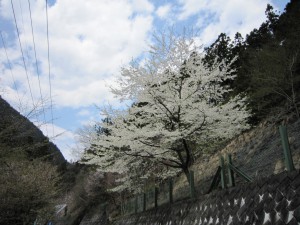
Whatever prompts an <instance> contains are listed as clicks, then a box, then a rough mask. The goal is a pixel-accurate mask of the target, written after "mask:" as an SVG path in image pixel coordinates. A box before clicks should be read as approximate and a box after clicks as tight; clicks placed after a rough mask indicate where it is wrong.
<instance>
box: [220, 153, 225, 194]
mask: <svg viewBox="0 0 300 225" xmlns="http://www.w3.org/2000/svg"><path fill="white" fill-rule="evenodd" d="M220 167H221V184H222V189H225V188H226V180H225V179H226V178H225V164H224V157H223V156H220Z"/></svg>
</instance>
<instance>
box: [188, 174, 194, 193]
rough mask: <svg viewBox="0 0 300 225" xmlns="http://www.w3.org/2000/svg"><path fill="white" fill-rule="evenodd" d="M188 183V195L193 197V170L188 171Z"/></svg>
mask: <svg viewBox="0 0 300 225" xmlns="http://www.w3.org/2000/svg"><path fill="white" fill-rule="evenodd" d="M189 183H190V195H191V198H195V182H194V171H192V170H191V171H190V172H189Z"/></svg>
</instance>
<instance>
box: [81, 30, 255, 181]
mask: <svg viewBox="0 0 300 225" xmlns="http://www.w3.org/2000/svg"><path fill="white" fill-rule="evenodd" d="M202 59H203V55H202V53H201V48H200V47H199V46H198V45H197V44H196V42H195V39H194V38H190V37H187V36H180V37H176V36H175V35H172V34H170V35H166V34H163V35H161V36H156V39H155V43H154V45H152V46H151V51H150V52H149V56H148V58H147V59H146V60H145V61H143V63H132V64H131V65H129V66H128V67H124V68H123V69H122V70H121V77H120V79H119V80H118V84H119V85H118V87H116V88H112V92H113V93H114V94H115V95H116V96H117V97H118V98H119V99H120V100H130V101H132V102H134V103H133V104H132V106H131V107H129V108H128V109H126V110H121V111H120V110H119V111H118V110H113V109H109V110H104V113H105V115H106V116H107V117H108V118H110V120H111V122H110V123H101V124H100V125H101V126H102V127H104V128H105V129H107V130H109V135H100V136H98V137H97V138H96V139H95V141H94V142H93V144H94V148H93V150H92V151H91V152H93V154H88V153H87V154H85V156H84V158H85V160H86V161H87V162H88V163H92V164H98V165H100V166H101V167H102V168H106V169H109V170H114V171H115V172H120V173H126V172H129V171H130V170H131V169H132V168H136V169H137V170H138V171H139V172H141V171H143V177H144V178H148V177H150V176H151V174H153V173H154V172H155V169H156V166H158V165H160V166H161V165H163V168H164V169H162V170H159V171H160V174H157V175H160V176H161V177H165V176H169V175H171V174H173V175H174V174H175V173H177V172H178V171H183V172H184V173H185V174H186V176H187V177H188V175H189V166H190V165H191V164H192V161H193V157H192V156H193V154H194V151H197V150H198V151H201V150H203V148H201V146H202V147H203V146H207V145H208V144H212V143H218V142H220V141H221V140H227V139H230V138H233V137H234V136H235V135H237V134H239V133H240V132H241V131H243V130H245V129H248V128H249V125H248V124H247V118H248V117H249V115H250V113H249V112H248V111H247V109H246V103H245V98H242V97H241V96H235V97H234V98H229V96H230V95H229V93H230V92H231V91H232V90H231V89H230V87H229V86H228V85H226V81H229V80H233V79H234V78H235V76H234V75H233V74H234V73H233V71H231V70H230V64H228V63H223V62H221V63H217V60H216V63H215V64H214V65H213V66H212V67H211V68H210V69H207V68H206V67H205V66H204V65H203V60H202ZM221 64H222V65H221ZM220 68H222V70H220ZM224 68H225V69H224ZM227 83H228V82H227ZM195 146H196V147H197V149H196V148H195ZM91 152H90V153H91ZM143 162H147V163H145V166H148V167H147V169H146V170H143V169H141V168H142V167H143ZM149 165H152V166H150V167H149ZM139 168H140V169H139ZM170 168H173V169H174V170H170ZM139 176H140V175H139Z"/></svg>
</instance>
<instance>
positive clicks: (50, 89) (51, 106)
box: [45, 0, 54, 137]
mask: <svg viewBox="0 0 300 225" xmlns="http://www.w3.org/2000/svg"><path fill="white" fill-rule="evenodd" d="M45 1H46V22H47V46H48V77H49V91H50V109H51V122H52V134H53V137H54V125H53V100H52V86H51V68H50V47H49V46H50V45H49V22H48V21H49V20H48V1H47V0H45Z"/></svg>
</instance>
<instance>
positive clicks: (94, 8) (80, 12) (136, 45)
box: [0, 0, 154, 107]
mask: <svg viewBox="0 0 300 225" xmlns="http://www.w3.org/2000/svg"><path fill="white" fill-rule="evenodd" d="M14 3H15V4H14V5H15V11H16V17H17V21H18V25H19V27H20V28H22V29H20V30H22V31H23V32H22V33H21V42H22V45H23V49H24V52H25V53H26V54H25V57H26V55H27V53H28V55H29V56H30V60H27V57H26V62H27V67H28V75H29V80H30V83H31V86H32V87H31V88H32V92H33V94H34V97H35V99H37V98H39V97H40V96H39V85H38V80H37V77H36V69H35V65H34V52H33V45H32V36H31V27H30V20H29V18H30V17H29V12H28V4H27V2H22V4H23V5H22V9H23V10H22V12H23V13H22V14H21V11H20V7H19V2H17V1H14ZM0 7H1V11H0V13H1V15H2V16H4V17H5V18H6V19H10V20H11V21H13V15H12V12H11V6H10V1H9V0H3V1H2V2H1V6H0ZM31 9H32V19H33V25H34V34H35V42H36V49H37V57H38V60H39V61H40V64H39V67H40V68H39V69H40V75H41V77H40V78H41V87H42V91H43V95H44V96H48V97H49V92H50V90H49V83H48V62H47V41H46V32H47V31H46V18H45V1H42V0H38V1H34V2H31ZM153 10H154V6H153V5H152V4H151V3H149V1H147V0H110V1H108V0H106V1H97V0H90V1H85V0H78V1H75V2H74V1H72V0H64V1H57V2H56V3H55V4H54V5H53V6H52V7H50V8H48V14H49V38H50V39H49V41H50V63H51V82H52V93H53V96H54V101H55V103H56V105H57V106H70V107H79V106H87V105H90V104H94V103H96V104H99V103H101V102H102V99H103V98H106V99H109V100H111V99H113V97H112V96H111V94H110V92H109V89H108V88H107V87H106V86H105V82H107V80H108V79H111V76H112V75H116V74H118V73H119V68H120V65H121V64H127V63H128V62H129V61H130V60H131V59H132V58H135V57H138V56H139V55H140V54H141V53H142V52H143V51H145V50H146V49H147V48H148V46H147V44H146V43H147V40H148V34H149V32H150V30H151V29H152V21H153V18H152V16H151V12H152V11H153ZM21 15H23V18H22V16H21ZM22 19H23V20H24V27H23V23H22ZM10 46H11V47H10V48H9V49H8V53H9V57H10V58H11V60H12V61H13V59H15V60H14V62H16V60H17V61H18V64H14V66H13V72H14V74H18V77H17V78H16V79H17V80H18V81H19V83H20V84H22V85H21V86H20V87H19V90H20V91H21V92H23V93H24V92H25V91H26V92H27V94H28V93H29V89H28V85H27V79H26V75H25V72H24V68H23V65H22V60H21V55H20V50H19V46H18V41H17V39H16V40H14V43H10ZM0 50H1V54H0V55H1V56H0V57H1V62H2V63H5V62H6V59H5V57H4V55H3V53H4V51H3V49H0ZM1 69H2V71H4V73H2V74H9V71H8V68H7V67H4V65H3V64H1ZM2 74H1V75H0V78H1V81H0V82H1V84H0V85H2V86H4V87H7V86H11V85H12V83H11V79H10V80H9V79H7V78H5V77H4V75H3V76H2ZM3 79H4V80H5V81H3ZM103 81H105V82H103Z"/></svg>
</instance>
